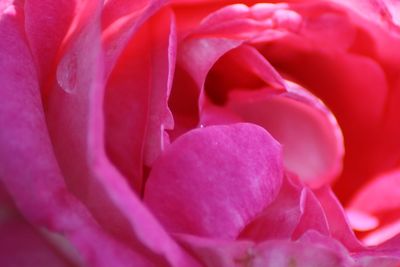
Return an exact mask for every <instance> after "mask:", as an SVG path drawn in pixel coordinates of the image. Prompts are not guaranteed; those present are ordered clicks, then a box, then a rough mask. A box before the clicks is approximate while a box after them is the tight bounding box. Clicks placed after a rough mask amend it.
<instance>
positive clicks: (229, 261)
mask: <svg viewBox="0 0 400 267" xmlns="http://www.w3.org/2000/svg"><path fill="white" fill-rule="evenodd" d="M174 237H175V238H176V239H177V241H178V242H179V243H180V244H181V245H182V246H183V247H184V248H185V249H186V250H188V251H189V252H190V253H191V254H193V255H194V256H195V257H198V258H200V259H201V261H202V262H203V264H204V265H205V266H207V267H232V266H241V264H246V259H247V258H248V252H249V251H252V249H253V247H254V243H253V242H250V241H231V240H219V239H211V238H202V237H199V236H191V235H184V234H176V235H174ZM238 264H239V265H238ZM245 266H246V265H245Z"/></svg>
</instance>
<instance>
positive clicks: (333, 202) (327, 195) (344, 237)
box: [314, 186, 364, 251]
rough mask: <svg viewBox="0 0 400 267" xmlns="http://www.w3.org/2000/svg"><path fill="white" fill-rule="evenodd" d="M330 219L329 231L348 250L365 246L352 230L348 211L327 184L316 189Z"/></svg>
mask: <svg viewBox="0 0 400 267" xmlns="http://www.w3.org/2000/svg"><path fill="white" fill-rule="evenodd" d="M314 193H315V195H316V196H317V198H318V200H319V202H320V203H321V206H322V208H323V209H324V212H325V216H326V218H327V221H328V226H329V232H330V233H331V235H332V237H333V238H335V239H337V240H339V241H340V242H341V243H342V244H343V245H344V246H345V247H346V248H347V249H348V250H350V251H360V250H363V249H364V248H363V246H362V245H361V243H360V241H359V240H358V239H357V238H356V237H355V234H354V232H353V231H352V230H351V228H350V225H349V222H348V219H347V217H346V213H345V211H344V209H343V207H342V205H341V204H340V202H339V200H338V199H337V198H336V196H335V195H334V193H333V192H332V190H331V189H330V188H329V187H327V186H325V187H322V188H319V189H318V190H315V191H314Z"/></svg>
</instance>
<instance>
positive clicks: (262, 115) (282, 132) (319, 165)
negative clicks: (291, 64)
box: [227, 83, 344, 187]
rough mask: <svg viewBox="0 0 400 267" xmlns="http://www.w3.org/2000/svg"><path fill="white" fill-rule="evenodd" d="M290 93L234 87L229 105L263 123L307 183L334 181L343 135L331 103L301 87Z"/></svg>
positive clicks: (293, 87)
mask: <svg viewBox="0 0 400 267" xmlns="http://www.w3.org/2000/svg"><path fill="white" fill-rule="evenodd" d="M287 85H288V86H287V88H288V93H282V94H276V93H271V91H270V90H268V89H264V90H262V91H254V92H245V91H232V93H231V96H230V99H229V102H228V104H227V106H228V108H229V109H230V110H232V111H234V112H235V113H236V114H238V115H239V116H241V117H242V118H243V120H245V121H249V122H253V123H256V124H259V125H261V126H263V127H264V128H265V129H267V130H268V131H269V132H271V134H272V135H273V136H274V137H275V138H276V139H277V140H279V142H280V143H282V144H283V145H284V146H283V155H284V163H285V167H286V168H287V169H288V170H290V171H291V172H294V173H295V174H297V175H299V177H300V178H301V179H302V180H303V181H304V182H305V183H307V184H309V185H311V186H313V187H318V186H321V185H323V184H327V183H329V182H331V181H332V180H333V179H334V178H335V177H336V176H337V175H338V173H339V172H340V170H341V166H342V157H343V154H344V150H343V138H342V135H341V132H340V128H339V126H338V124H337V122H336V120H335V118H334V116H333V115H332V113H331V112H330V111H329V110H328V108H327V107H325V106H324V105H323V103H322V102H321V101H320V100H319V99H318V98H316V97H315V96H313V95H312V94H311V93H309V92H307V91H305V90H304V89H302V88H301V87H299V86H298V85H296V84H293V83H287Z"/></svg>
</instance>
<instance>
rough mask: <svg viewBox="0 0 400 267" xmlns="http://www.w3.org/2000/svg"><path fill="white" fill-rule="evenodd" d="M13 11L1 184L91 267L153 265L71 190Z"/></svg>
mask: <svg viewBox="0 0 400 267" xmlns="http://www.w3.org/2000/svg"><path fill="white" fill-rule="evenodd" d="M14 10H15V7H13V6H10V7H9V10H8V12H9V13H7V14H5V15H2V19H1V21H0V38H1V39H2V40H3V42H1V43H0V51H1V54H0V65H1V66H0V67H1V69H3V71H2V72H1V73H0V76H1V77H0V79H1V80H2V81H3V85H2V86H1V87H0V99H1V100H6V101H2V105H0V125H7V127H5V128H3V129H2V131H0V178H1V181H2V183H4V185H5V187H6V189H7V191H8V192H9V193H10V195H11V196H12V198H13V199H14V200H15V203H16V205H17V207H18V209H19V210H20V212H21V213H22V214H23V215H24V216H25V217H26V218H27V219H28V220H29V221H30V222H32V223H34V224H37V225H41V226H43V227H46V228H47V229H49V230H50V231H55V232H59V233H62V234H63V235H65V236H66V238H67V239H68V240H70V241H71V242H72V244H73V245H74V246H75V247H76V248H77V249H78V251H79V252H80V253H81V254H82V256H83V258H84V261H85V263H86V264H87V265H90V266H98V267H101V266H109V265H110V264H112V265H113V266H126V262H137V263H138V265H139V266H151V265H150V262H149V261H148V260H147V259H146V258H143V256H142V255H140V254H137V253H136V252H134V251H132V250H130V248H129V249H128V248H127V247H126V246H125V245H123V244H122V243H119V242H118V241H116V240H115V239H113V238H111V237H110V236H109V235H108V234H106V233H104V231H103V229H100V227H99V226H98V225H97V223H96V222H95V221H94V220H93V219H92V218H91V216H90V215H89V213H88V212H87V210H86V209H85V208H84V207H83V206H82V205H81V204H80V203H79V202H78V201H77V200H76V199H75V198H74V197H73V196H72V195H71V194H70V193H69V192H68V190H67V189H66V186H65V184H64V181H63V178H62V176H61V173H60V170H59V168H58V162H57V160H56V158H55V157H54V154H53V147H52V144H51V141H50V139H49V136H48V133H47V126H46V122H45V118H44V115H43V110H42V107H41V98H40V91H39V87H38V81H37V76H36V74H37V73H36V70H35V66H34V63H33V58H32V56H31V53H30V50H29V48H28V46H27V44H26V40H25V39H24V37H23V36H24V33H23V32H20V31H19V29H20V27H19V26H20V24H19V21H18V19H21V17H19V16H20V15H19V14H21V13H19V12H17V13H15V12H14ZM21 230H22V229H21ZM32 238H34V237H32ZM15 241H17V240H15ZM32 241H33V240H32ZM27 244H29V242H27ZM8 245H9V244H8ZM37 245H38V246H39V244H37ZM117 254H118V255H117Z"/></svg>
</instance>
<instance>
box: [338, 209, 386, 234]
mask: <svg viewBox="0 0 400 267" xmlns="http://www.w3.org/2000/svg"><path fill="white" fill-rule="evenodd" d="M346 215H347V218H348V219H349V223H350V226H351V228H353V229H354V230H356V231H369V230H373V229H375V228H376V227H377V226H378V225H379V220H378V218H376V217H374V216H372V215H369V214H368V213H365V212H362V211H359V210H354V209H346Z"/></svg>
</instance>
